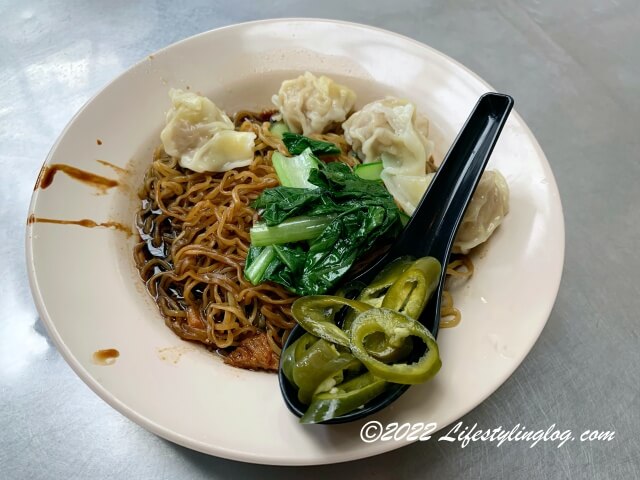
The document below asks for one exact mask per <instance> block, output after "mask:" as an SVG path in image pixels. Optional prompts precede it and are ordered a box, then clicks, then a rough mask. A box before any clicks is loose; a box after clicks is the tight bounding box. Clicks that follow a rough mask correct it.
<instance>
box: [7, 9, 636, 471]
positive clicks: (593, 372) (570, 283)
mask: <svg viewBox="0 0 640 480" xmlns="http://www.w3.org/2000/svg"><path fill="white" fill-rule="evenodd" d="M183 3H187V4H188V6H181V5H182V4H183ZM260 4H261V5H262V6H258V2H246V1H237V2H228V3H224V2H219V1H205V0H202V1H191V2H170V1H166V0H156V1H150V0H143V1H139V2H127V1H120V0H118V1H111V2H104V1H97V0H90V1H77V0H76V1H62V0H52V1H49V2H47V1H43V0H24V1H23V2H19V3H18V2H8V1H2V2H0V172H1V175H2V182H1V183H0V215H1V222H0V225H1V227H2V228H1V229H0V250H1V255H0V258H2V265H3V268H2V274H1V275H0V291H1V292H2V297H1V298H2V299H1V302H2V304H1V305H2V306H1V308H0V312H1V315H0V478H9V479H13V478H55V479H57V478H64V479H72V478H82V479H85V478H90V479H100V478H140V479H143V478H153V479H161V478H210V477H213V478H227V477H231V478H274V479H275V478H277V479H279V480H281V479H283V478H297V477H299V476H301V475H304V476H306V477H307V478H339V477H342V476H345V477H347V476H348V477H351V478H360V477H364V476H365V475H367V476H368V477H370V478H381V479H387V478H424V477H426V476H429V477H432V478H527V479H537V478H540V479H545V480H546V479H556V478H580V479H583V478H616V479H630V478H640V440H639V438H640V437H639V435H638V433H639V432H640V395H639V385H640V344H639V343H640V342H639V341H638V335H639V332H640V328H639V326H638V325H639V322H638V316H637V315H638V311H640V288H639V287H638V281H639V280H640V275H639V272H640V261H639V260H638V254H637V252H636V250H637V248H638V245H640V222H639V221H640V213H639V212H638V208H639V207H640V189H639V188H638V181H639V180H640V162H639V154H640V128H639V126H640V3H639V2H638V1H637V0H618V1H616V2H613V1H611V2H604V1H597V0H583V1H578V0H565V1H563V2H543V1H540V0H536V1H525V0H495V1H488V0H484V1H474V0H458V1H452V2H437V1H433V0H430V1H422V0H414V1H401V0H396V1H393V2H388V1H380V0H370V1H367V2H364V1H362V2H347V1H344V0H324V1H322V2H319V1H317V2H297V1H294V0H289V1H282V0H274V1H272V2H260ZM283 16H310V17H327V18H339V19H342V20H351V21H357V22H361V23H367V24H371V25H375V26H379V27H383V28H386V29H389V30H393V31H396V32H399V33H402V34H405V35H408V36H410V37H413V38H415V39H417V40H420V41H422V42H424V43H426V44H428V45H431V46H433V47H435V48H437V49H439V50H441V51H443V52H445V53H446V54H448V55H450V56H452V57H453V58H455V59H457V60H459V61H461V62H462V63H463V64H465V65H467V66H468V67H470V68H471V69H472V70H474V71H476V72H477V73H478V74H480V75H481V76H482V77H483V78H484V79H486V80H487V81H488V82H489V83H491V84H492V85H494V86H495V87H496V88H497V89H499V90H500V91H504V92H507V93H510V94H512V95H513V96H514V97H515V98H516V99H517V109H518V111H519V113H520V114H521V115H522V116H523V117H524V119H525V120H526V121H527V122H528V124H529V126H530V127H531V128H532V130H533V131H534V133H535V135H536V136H537V138H538V140H539V142H540V144H541V145H542V147H543V149H544V150H545V152H546V154H547V156H548V158H549V161H550V162H551V164H552V168H553V170H554V173H555V175H556V178H557V181H558V184H559V188H560V192H561V195H562V200H563V205H564V212H565V218H566V227H567V249H566V262H565V270H564V277H563V280H562V285H561V287H560V293H559V296H558V300H557V302H556V305H555V308H554V310H553V312H552V314H551V318H550V319H549V323H548V324H547V327H546V328H545V330H544V332H543V333H542V336H541V337H540V340H539V341H538V343H537V344H536V346H535V347H534V349H533V350H532V352H531V353H530V354H529V356H528V357H527V359H526V360H525V361H524V363H523V364H522V366H520V368H519V369H518V370H517V371H516V372H515V374H514V375H513V376H512V377H511V378H510V379H509V380H508V381H507V382H506V383H505V384H504V385H503V386H502V387H501V388H500V389H499V390H498V391H497V392H496V393H495V394H494V395H492V396H491V397H490V398H489V399H488V400H487V401H485V402H484V403H483V404H482V405H480V406H479V407H478V408H476V409H475V410H473V411H472V412H471V413H469V414H468V415H467V416H466V417H465V418H464V419H463V421H464V423H465V425H473V424H474V423H476V422H477V423H478V425H479V426H481V427H483V428H494V427H497V426H500V425H502V426H505V427H507V426H509V427H510V426H515V425H517V424H521V425H526V426H527V427H529V428H532V429H546V428H547V427H548V426H550V425H552V424H554V423H555V424H556V425H557V426H558V428H560V429H562V430H565V429H571V430H573V431H574V432H576V433H580V432H582V431H584V430H593V429H597V430H607V431H615V439H614V440H612V441H609V442H580V441H575V442H568V443H567V444H565V445H564V446H562V447H561V448H558V446H557V442H556V443H543V442H541V443H539V444H538V445H536V446H535V447H533V448H530V443H508V444H504V445H502V446H501V447H497V446H496V445H495V443H486V442H485V443H483V442H476V443H471V444H469V445H468V446H467V447H466V448H462V447H461V445H460V443H443V442H434V441H429V442H426V443H418V444H414V445H411V446H408V447H405V448H402V449H400V450H397V451H395V452H392V453H389V454H386V455H382V456H379V457H375V458H371V459H367V460H362V461H357V462H352V463H349V464H344V465H336V466H326V467H313V468H305V469H299V468H296V469H293V468H276V467H263V466H257V465H245V464H240V463H236V462H232V461H227V460H221V459H217V458H213V457H208V456H206V455H202V454H199V453H196V452H193V451H189V450H187V449H185V448H182V447H179V446H176V445H173V444H171V443H169V442H166V441H164V440H162V439H160V438H158V437H156V436H154V435H152V434H151V433H148V432H146V431H145V430H143V429H142V428H140V427H138V426H137V425H135V424H133V423H131V422H130V421H129V420H127V419H125V418H124V417H123V416H121V415H120V414H119V413H117V412H116V411H114V410H112V409H111V408H110V407H109V406H107V405H106V404H105V403H104V402H102V400H100V399H99V398H98V397H97V396H96V395H95V394H93V393H92V392H91V391H90V390H89V389H88V388H87V387H86V386H85V385H84V384H83V383H82V382H81V381H80V379H79V378H77V377H76V376H75V375H74V374H73V372H72V371H71V369H70V368H69V367H68V366H67V365H66V363H65V362H64V361H63V360H62V358H61V357H60V355H59V354H58V353H57V351H56V350H55V348H54V347H53V346H52V344H51V342H50V341H49V339H48V338H47V334H46V332H45V331H44V329H43V327H42V324H41V323H40V321H39V319H38V317H37V313H36V310H35V307H34V306H33V303H32V300H31V295H30V292H29V287H28V284H27V278H26V271H25V270H26V269H25V265H24V263H25V262H24V252H23V251H24V248H23V244H24V223H25V218H26V212H27V207H28V202H29V198H30V195H31V190H32V186H33V183H34V179H35V177H36V175H37V172H38V170H39V168H40V165H41V163H42V161H43V159H44V158H45V156H46V154H47V152H48V150H49V148H50V147H51V145H52V144H53V142H54V140H55V139H56V137H57V136H58V134H59V133H60V132H61V130H62V129H63V127H64V126H65V124H66V123H67V121H68V120H69V119H70V118H71V116H72V115H73V114H74V112H75V111H76V110H77V109H78V108H79V107H80V106H81V105H82V104H83V103H84V102H85V101H86V100H87V99H88V98H90V97H91V96H92V95H93V94H95V93H96V92H97V91H98V90H99V89H100V88H101V87H102V86H104V85H105V84H106V83H107V82H108V81H109V80H110V79H112V78H113V77H114V76H116V75H118V74H119V73H121V72H122V71H123V70H125V69H126V68H127V67H129V66H130V65H132V64H133V63H134V62H136V61H137V60H139V59H141V58H144V57H145V56H146V55H148V54H149V53H151V52H153V51H155V50H156V49H159V48H161V47H163V46H165V45H168V44H170V43H172V42H174V41H176V40H179V39H181V38H184V37H187V36H190V35H193V34H196V33H198V32H202V31H205V30H209V29H212V28H216V27H220V26H223V25H228V24H231V23H237V22H242V21H247V20H253V19H258V18H267V17H283Z"/></svg>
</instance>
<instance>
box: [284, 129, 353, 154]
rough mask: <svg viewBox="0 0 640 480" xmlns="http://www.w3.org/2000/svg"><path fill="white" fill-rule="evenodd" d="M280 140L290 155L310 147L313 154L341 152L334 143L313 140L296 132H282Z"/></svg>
mask: <svg viewBox="0 0 640 480" xmlns="http://www.w3.org/2000/svg"><path fill="white" fill-rule="evenodd" d="M282 142H283V143H284V144H285V146H286V147H287V150H289V153H290V154H291V155H299V154H301V153H302V152H303V151H305V150H306V149H307V148H310V149H311V151H312V152H313V154H314V155H339V154H340V153H342V150H340V147H338V146H337V145H336V144H335V143H331V142H323V141H321V140H314V139H313V138H309V137H305V136H304V135H298V134H297V133H291V132H283V133H282Z"/></svg>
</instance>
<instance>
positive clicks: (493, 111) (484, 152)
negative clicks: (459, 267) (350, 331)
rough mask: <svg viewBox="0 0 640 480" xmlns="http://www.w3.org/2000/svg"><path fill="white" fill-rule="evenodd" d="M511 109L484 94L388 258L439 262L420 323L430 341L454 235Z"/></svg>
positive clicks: (508, 102) (506, 100) (504, 99)
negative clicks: (434, 285)
mask: <svg viewBox="0 0 640 480" xmlns="http://www.w3.org/2000/svg"><path fill="white" fill-rule="evenodd" d="M512 107H513V98H511V97H510V96H508V95H503V94H499V93H487V94H485V95H483V96H482V97H480V99H479V100H478V103H477V104H476V106H475V108H474V110H473V112H472V113H471V115H470V116H469V118H468V119H467V122H466V123H465V125H464V127H463V128H462V130H461V131H460V133H459V134H458V137H457V138H456V140H455V141H454V142H453V145H452V146H451V148H450V149H449V152H448V153H447V155H446V156H445V159H444V160H443V162H442V164H441V165H440V168H439V169H438V172H437V173H436V175H435V177H434V178H433V180H432V182H431V184H430V186H429V188H428V189H427V191H426V193H425V194H424V196H423V197H422V200H421V201H420V204H419V205H418V208H417V209H416V213H415V214H414V215H413V216H412V217H411V220H410V221H409V224H408V225H407V227H406V228H405V230H404V231H403V234H402V236H401V237H400V238H399V239H398V242H397V244H394V247H393V250H394V251H393V252H391V253H392V255H394V256H395V257H398V256H402V255H409V254H411V255H413V256H415V257H423V256H426V255H430V256H432V257H435V258H437V259H438V260H439V261H440V263H441V265H442V272H441V274H440V275H441V277H440V281H439V282H438V288H437V290H436V292H434V295H433V296H432V297H431V300H430V301H429V303H428V304H427V306H426V307H425V309H424V311H423V312H422V314H421V316H420V319H419V320H420V321H421V322H422V323H423V324H424V325H425V326H426V327H427V328H428V329H429V330H430V331H431V333H433V335H434V336H436V335H437V334H438V327H439V325H440V301H441V297H442V290H443V288H444V280H445V277H446V265H447V263H448V262H449V256H450V254H451V248H452V246H453V242H454V240H455V237H456V233H457V232H458V228H459V227H460V223H461V222H462V218H463V216H464V213H465V211H466V209H467V206H468V205H469V202H470V201H471V197H472V196H473V193H474V192H475V190H476V187H477V186H478V182H479V181H480V177H481V176H482V172H483V171H484V169H485V167H486V166H487V162H488V161H489V157H490V156H491V152H492V151H493V148H494V146H495V144H496V142H497V140H498V137H499V136H500V132H501V131H502V127H503V126H504V124H505V123H506V121H507V117H508V116H509V113H510V111H511V109H512ZM423 205H424V206H425V208H422V206H423ZM425 232H429V234H426V235H425Z"/></svg>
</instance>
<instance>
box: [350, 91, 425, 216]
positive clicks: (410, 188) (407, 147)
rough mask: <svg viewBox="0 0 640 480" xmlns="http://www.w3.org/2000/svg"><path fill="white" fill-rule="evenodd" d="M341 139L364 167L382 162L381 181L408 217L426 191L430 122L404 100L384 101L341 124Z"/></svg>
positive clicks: (367, 106)
mask: <svg viewBox="0 0 640 480" xmlns="http://www.w3.org/2000/svg"><path fill="white" fill-rule="evenodd" d="M342 128H343V129H344V137H345V139H346V140H347V142H348V143H349V144H350V145H351V146H352V147H353V149H354V150H355V152H356V153H357V155H358V157H360V158H361V159H362V160H363V161H364V162H365V163H369V162H379V161H382V166H383V169H382V173H381V174H380V178H382V181H383V182H384V184H385V186H386V187H387V190H389V193H391V195H393V197H394V198H395V200H396V201H397V202H398V204H399V205H400V206H401V207H402V209H403V210H404V211H405V213H407V214H408V215H411V214H413V212H414V210H415V209H416V206H417V205H418V203H419V202H420V199H421V198H422V194H423V193H424V191H425V190H426V189H427V186H428V185H429V182H430V181H431V178H432V176H427V160H428V159H429V157H430V156H431V153H432V151H433V143H432V142H431V141H430V140H429V139H428V138H427V137H428V135H429V122H428V120H427V119H426V118H424V117H422V116H421V115H419V114H418V113H417V112H416V107H415V105H413V104H412V103H411V102H408V101H407V100H401V99H398V98H394V97H387V98H385V99H384V100H377V101H375V102H371V103H369V104H367V105H365V106H364V107H363V108H362V110H360V111H358V112H356V113H354V114H353V115H351V117H350V118H349V120H347V121H346V122H344V123H343V124H342Z"/></svg>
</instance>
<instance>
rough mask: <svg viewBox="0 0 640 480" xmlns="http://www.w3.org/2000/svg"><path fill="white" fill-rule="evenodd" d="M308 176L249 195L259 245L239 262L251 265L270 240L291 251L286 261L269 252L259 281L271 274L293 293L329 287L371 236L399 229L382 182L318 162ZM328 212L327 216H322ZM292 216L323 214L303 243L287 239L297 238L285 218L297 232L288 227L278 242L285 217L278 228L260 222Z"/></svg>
mask: <svg viewBox="0 0 640 480" xmlns="http://www.w3.org/2000/svg"><path fill="white" fill-rule="evenodd" d="M308 180H309V182H310V183H311V184H313V185H314V186H315V187H317V188H304V189H302V188H291V187H276V188H272V189H267V190H265V191H264V192H263V193H262V194H261V195H260V196H259V197H258V198H257V199H256V200H255V201H254V203H253V207H254V208H256V209H258V210H259V211H260V213H261V216H262V221H263V222H264V224H260V225H258V226H256V227H254V230H253V231H252V238H254V237H255V238H259V239H260V240H259V241H258V242H257V243H260V245H259V246H258V245H256V244H252V246H251V248H250V249H249V254H248V257H247V261H246V267H245V268H246V270H249V271H252V268H254V267H253V264H254V262H256V261H257V260H258V259H260V258H264V257H261V255H263V252H264V249H265V248H269V246H271V245H276V244H278V245H281V246H282V247H286V248H289V249H291V251H292V252H294V251H295V252H296V253H295V258H294V257H293V256H292V257H291V261H290V262H285V261H283V260H282V258H281V257H280V256H278V255H276V256H275V257H274V258H272V259H271V260H270V263H269V265H268V267H267V268H265V269H264V272H263V275H262V276H261V278H260V280H259V281H265V280H271V281H273V282H276V283H279V284H281V285H284V286H285V287H287V288H288V289H289V290H291V291H292V292H295V293H297V294H298V295H317V294H321V293H325V292H327V291H329V290H330V289H331V288H332V287H333V286H334V285H336V283H337V282H338V281H339V280H340V278H341V277H342V276H343V275H344V274H345V273H346V272H347V271H348V270H349V268H351V266H352V265H353V264H354V262H355V261H356V259H357V258H358V257H359V256H361V255H362V254H363V253H365V252H367V251H368V250H369V249H370V248H371V247H372V246H373V245H374V244H376V242H379V241H385V240H390V239H393V238H395V237H396V236H397V234H398V233H399V232H400V230H401V229H402V222H401V214H400V211H399V210H398V207H397V206H396V204H395V202H394V201H393V197H392V196H391V195H390V194H389V193H388V192H387V190H386V189H385V187H384V186H383V185H382V184H381V183H378V182H371V181H368V180H363V179H362V178H360V177H358V176H357V175H355V174H354V173H353V171H352V170H351V169H350V168H349V167H348V166H347V165H345V164H343V163H339V162H333V163H328V164H322V163H320V164H319V165H318V169H312V170H311V171H310V174H309V179H308ZM329 215H331V216H332V217H330V218H329V219H327V216H329ZM293 217H305V218H317V217H324V218H325V220H323V222H325V223H326V226H325V227H324V229H322V231H321V232H318V231H316V232H314V234H313V236H308V237H307V240H308V241H309V244H308V245H307V244H302V243H298V244H295V243H292V242H294V241H297V240H299V239H300V236H299V232H294V230H295V229H297V228H298V227H296V226H295V222H293V221H290V222H289V224H293V225H294V227H293V230H291V231H290V232H293V233H296V235H298V236H296V235H294V234H293V233H292V234H291V237H289V242H291V243H289V242H288V243H285V244H284V245H283V242H284V241H286V240H287V233H286V230H287V228H288V227H287V223H285V224H284V226H283V228H282V229H280V230H279V231H278V228H277V227H276V228H274V229H273V230H271V231H270V229H269V228H265V227H274V226H276V225H277V226H278V227H280V225H281V224H283V222H285V221H286V220H288V219H292V218H293ZM298 226H299V225H298ZM316 228H317V229H319V227H318V224H316ZM274 232H275V234H274ZM263 245H264V246H263ZM292 255H293V254H292ZM303 257H304V261H302V258H303ZM286 258H287V259H289V258H290V257H286ZM289 263H290V264H289ZM292 267H293V268H292ZM247 278H248V279H249V280H251V278H249V277H247ZM251 281H252V280H251Z"/></svg>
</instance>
